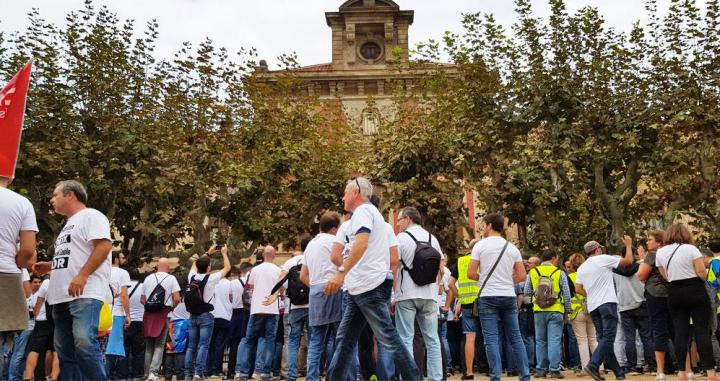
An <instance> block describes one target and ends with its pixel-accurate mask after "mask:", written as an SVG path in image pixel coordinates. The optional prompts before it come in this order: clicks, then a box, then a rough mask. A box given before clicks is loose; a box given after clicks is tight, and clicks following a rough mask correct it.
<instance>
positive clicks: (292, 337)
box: [280, 239, 310, 381]
mask: <svg viewBox="0 0 720 381" xmlns="http://www.w3.org/2000/svg"><path fill="white" fill-rule="evenodd" d="M309 242H310V240H309V239H305V240H303V242H301V243H300V250H301V251H296V252H294V253H293V256H292V258H290V259H288V260H287V261H285V263H283V265H282V267H281V269H282V272H281V273H280V279H282V278H283V277H285V275H288V276H294V275H297V276H298V278H297V280H299V276H300V272H301V269H302V265H303V263H304V261H305V256H304V255H303V253H304V252H305V248H306V246H307V244H308V243H309ZM298 266H299V267H298ZM293 268H295V269H296V270H297V273H296V272H294V271H293V274H290V271H291V270H292V269H293ZM295 285H296V286H294V287H297V286H298V285H297V284H295ZM290 287H291V284H290V280H289V278H288V281H287V282H286V290H285V293H286V294H287V295H288V299H290V298H289V296H290V292H291V290H290ZM302 287H303V288H304V287H307V286H305V285H304V284H303V285H302ZM305 291H308V292H309V290H307V288H305ZM305 295H307V293H306V294H305ZM308 303H309V302H308ZM308 303H302V304H293V302H292V300H290V313H289V314H288V325H289V326H290V334H289V335H288V341H287V357H288V373H287V379H288V380H289V381H295V379H297V378H298V376H299V370H298V356H299V354H300V341H301V339H302V335H303V332H304V333H305V335H307V334H308Z"/></svg>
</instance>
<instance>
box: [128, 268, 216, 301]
mask: <svg viewBox="0 0 720 381" xmlns="http://www.w3.org/2000/svg"><path fill="white" fill-rule="evenodd" d="M158 283H160V285H161V286H162V288H164V289H165V305H166V306H168V307H172V301H173V300H172V294H173V293H175V292H180V284H178V281H177V279H176V278H175V275H171V274H168V273H166V272H164V271H158V272H156V273H155V274H150V275H148V276H147V277H145V282H144V283H143V287H142V290H138V291H140V294H141V295H144V296H145V299H146V300H147V298H149V297H150V294H152V292H153V290H154V289H155V287H156V286H157V285H158ZM208 283H209V282H208ZM205 289H206V290H207V287H206V288H205Z"/></svg>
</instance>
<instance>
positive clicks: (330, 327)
mask: <svg viewBox="0 0 720 381" xmlns="http://www.w3.org/2000/svg"><path fill="white" fill-rule="evenodd" d="M338 325H339V323H331V324H323V325H316V326H311V327H310V336H309V337H310V338H309V340H308V354H307V381H320V374H321V373H322V372H321V369H323V368H324V365H325V364H323V363H324V361H322V360H323V358H324V357H329V356H332V353H333V350H334V349H335V333H336V332H337V327H338Z"/></svg>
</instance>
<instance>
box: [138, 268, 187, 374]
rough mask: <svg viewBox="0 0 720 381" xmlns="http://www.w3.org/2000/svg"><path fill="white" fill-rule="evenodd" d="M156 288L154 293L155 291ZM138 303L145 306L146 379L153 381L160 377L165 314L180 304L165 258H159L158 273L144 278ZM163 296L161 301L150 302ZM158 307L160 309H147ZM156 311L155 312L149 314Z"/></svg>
mask: <svg viewBox="0 0 720 381" xmlns="http://www.w3.org/2000/svg"><path fill="white" fill-rule="evenodd" d="M156 289H157V291H155V290H156ZM139 294H140V303H142V304H143V306H144V310H145V311H144V312H145V313H143V336H145V368H144V370H143V371H144V374H145V377H146V378H147V379H148V380H150V381H154V380H156V379H157V378H158V377H159V375H160V365H162V359H163V353H164V351H165V341H166V339H167V334H168V322H167V315H168V314H169V313H170V310H172V309H173V308H175V306H177V304H178V303H180V284H178V281H177V278H175V276H174V275H172V274H170V262H169V261H168V259H167V258H160V259H159V260H158V264H157V271H156V272H155V273H153V274H149V275H148V276H147V277H145V282H143V287H142V288H141V289H140V291H139ZM163 294H164V296H163ZM159 297H162V300H155V301H154V302H153V301H152V300H150V303H148V300H149V299H155V298H159ZM152 303H155V304H158V303H159V304H161V305H162V307H161V308H160V310H157V308H151V307H149V306H151V305H152ZM152 310H155V311H152Z"/></svg>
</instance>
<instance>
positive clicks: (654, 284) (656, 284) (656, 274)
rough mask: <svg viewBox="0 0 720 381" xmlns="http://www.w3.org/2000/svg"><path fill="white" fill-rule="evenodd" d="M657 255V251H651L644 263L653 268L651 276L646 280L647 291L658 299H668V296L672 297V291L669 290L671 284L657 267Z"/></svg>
mask: <svg viewBox="0 0 720 381" xmlns="http://www.w3.org/2000/svg"><path fill="white" fill-rule="evenodd" d="M656 255H657V253H656V252H655V251H651V252H649V253H648V255H647V256H646V257H645V260H644V261H643V262H644V263H646V264H648V265H650V267H651V270H650V275H648V278H647V280H645V291H647V292H648V294H650V295H652V296H654V297H656V298H667V297H668V295H670V293H669V291H670V289H669V288H668V287H669V286H670V284H669V283H668V282H667V281H666V280H665V278H663V277H662V274H660V271H659V270H658V267H657V265H655V257H656Z"/></svg>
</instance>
